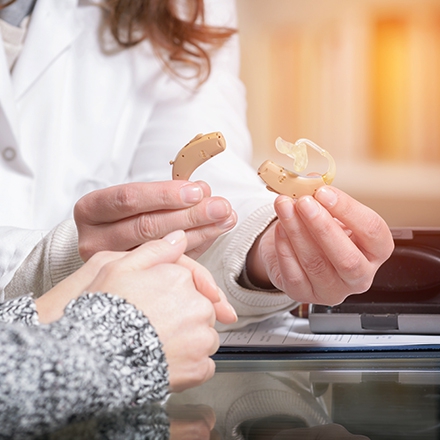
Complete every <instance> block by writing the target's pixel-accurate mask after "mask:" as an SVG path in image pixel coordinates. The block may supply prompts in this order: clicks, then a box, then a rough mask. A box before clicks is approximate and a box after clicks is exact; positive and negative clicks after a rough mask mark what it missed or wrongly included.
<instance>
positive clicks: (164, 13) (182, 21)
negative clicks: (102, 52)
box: [105, 0, 236, 83]
mask: <svg viewBox="0 0 440 440" xmlns="http://www.w3.org/2000/svg"><path fill="white" fill-rule="evenodd" d="M178 2H180V3H179V6H178ZM105 5H106V8H105V9H107V11H108V12H109V14H108V20H109V23H108V25H109V27H110V30H111V33H112V34H113V36H114V38H115V39H116V41H117V42H118V43H119V44H120V45H121V46H123V47H131V46H134V45H136V44H138V43H140V42H141V41H143V40H146V39H148V40H149V41H150V42H151V44H152V46H153V49H154V50H155V52H156V54H157V55H158V56H159V57H160V59H161V60H162V61H163V63H164V65H165V68H166V69H167V70H169V71H170V72H172V73H173V74H174V75H176V76H179V77H182V75H181V74H179V71H178V64H181V63H184V64H186V65H190V66H192V67H194V68H195V70H194V72H195V73H194V75H193V77H195V78H197V79H198V81H199V83H203V82H204V81H205V80H206V79H207V78H208V76H209V74H210V70H211V61H210V55H211V52H212V51H213V50H215V49H217V48H219V47H220V46H222V45H223V44H224V43H225V42H226V41H227V40H228V39H229V37H230V36H231V35H233V34H234V33H235V32H236V31H235V30H234V29H231V28H226V27H213V26H208V25H206V24H205V21H204V14H205V10H204V3H203V0H185V1H182V0H105ZM180 6H183V7H184V8H186V9H185V16H184V17H182V16H181V14H180V15H179V11H178V8H179V7H180Z"/></svg>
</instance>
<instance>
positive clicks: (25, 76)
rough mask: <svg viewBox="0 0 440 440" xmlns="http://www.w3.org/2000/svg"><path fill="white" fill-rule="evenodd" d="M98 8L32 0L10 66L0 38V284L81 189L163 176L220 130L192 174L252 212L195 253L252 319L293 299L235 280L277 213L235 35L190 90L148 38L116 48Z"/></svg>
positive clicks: (212, 11) (224, 4)
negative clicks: (256, 164) (216, 144)
mask: <svg viewBox="0 0 440 440" xmlns="http://www.w3.org/2000/svg"><path fill="white" fill-rule="evenodd" d="M206 3H207V17H208V21H210V22H212V23H216V24H221V25H229V26H231V25H235V21H236V16H235V2H234V0H208V1H207V2H206ZM101 19H102V10H101V9H100V8H99V7H98V6H96V5H95V4H93V2H90V1H79V2H78V0H38V1H37V4H36V6H35V9H34V11H33V14H32V17H31V21H30V25H29V30H28V34H27V36H26V40H25V45H24V49H23V52H22V53H21V55H20V57H19V59H18V61H17V63H16V65H15V67H14V70H13V73H12V75H11V74H10V72H9V69H8V66H7V62H6V57H5V53H4V50H3V49H2V48H1V47H0V179H1V180H0V224H1V226H0V234H1V240H2V245H1V249H0V277H1V284H0V288H1V289H4V288H5V286H6V285H7V284H8V283H9V282H10V281H11V279H13V276H14V273H15V272H16V270H17V268H18V267H20V266H22V267H23V261H25V258H26V256H27V255H28V254H30V253H31V251H32V249H33V248H34V247H35V246H36V245H37V244H38V243H41V240H42V238H43V237H45V236H47V234H48V231H50V230H53V228H56V227H57V225H58V224H60V223H61V222H63V221H65V220H66V219H71V218H72V208H73V206H74V204H75V202H76V201H77V200H78V199H79V198H80V197H81V196H82V195H84V194H86V193H87V192H90V191H91V190H94V189H98V188H103V187H107V186H109V185H114V184H119V183H122V182H128V181H160V180H169V179H170V177H171V167H170V165H169V161H170V160H171V159H173V158H174V157H175V155H176V152H177V151H178V150H179V148H181V147H182V146H183V145H184V144H185V143H187V142H188V141H189V140H190V139H191V138H193V137H194V135H195V134H197V133H202V132H204V133H206V132H211V131H221V132H222V133H223V134H224V136H225V138H226V142H227V149H226V151H225V152H224V153H222V154H221V155H219V156H216V158H214V159H212V160H211V161H209V162H207V163H206V164H204V165H203V167H201V168H199V169H198V170H197V171H196V173H195V174H194V175H193V179H194V180H196V179H203V180H206V181H207V182H208V183H209V185H210V186H211V187H212V189H213V193H214V194H217V195H222V196H224V197H226V198H228V199H229V200H230V201H231V202H232V204H233V206H234V208H235V209H236V210H237V211H238V214H239V219H240V222H241V223H243V222H244V221H245V220H246V219H247V218H248V217H249V215H251V214H252V213H253V212H254V211H256V210H259V211H257V213H256V214H255V213H254V214H253V216H251V218H250V220H248V221H247V223H246V224H245V225H244V228H243V227H241V232H240V227H238V228H237V230H236V231H235V232H233V233H230V234H227V236H226V237H223V238H222V239H220V240H218V243H216V245H215V246H214V247H213V248H212V249H211V251H210V252H208V253H206V255H204V256H203V257H202V258H201V261H202V263H204V264H206V265H207V266H208V267H209V268H210V269H211V270H212V271H213V273H214V275H215V276H216V278H217V281H218V282H219V283H220V285H221V286H222V287H223V288H224V290H225V291H226V292H227V293H228V294H229V295H230V297H231V295H232V298H231V301H232V303H233V304H234V305H235V306H236V307H237V310H238V311H239V313H240V314H244V315H248V317H249V319H250V320H253V319H260V318H261V317H262V316H263V315H265V314H267V313H273V312H275V311H276V310H278V309H285V308H289V307H291V304H292V302H291V301H290V300H288V299H287V298H286V297H285V295H282V294H273V293H263V292H251V291H249V290H247V289H243V288H241V287H240V286H238V284H236V278H237V273H239V272H240V271H241V268H242V267H243V263H244V258H245V255H246V252H247V250H248V249H249V247H250V246H251V245H252V242H253V240H254V239H255V237H256V236H257V235H258V234H259V233H260V232H261V231H262V230H263V229H264V227H265V226H266V225H267V224H268V222H270V221H271V220H272V218H273V216H274V213H273V208H272V206H271V204H272V201H273V196H272V195H271V194H270V193H269V192H268V191H266V190H265V188H264V185H263V184H262V183H261V182H260V180H259V178H258V177H257V175H256V172H255V170H253V169H252V168H251V167H250V166H249V165H248V162H249V159H250V156H251V142H250V136H249V133H248V131H247V128H246V116H245V113H246V108H245V91H244V88H243V86H242V84H241V82H240V81H239V78H238V72H239V54H238V41H237V38H233V39H232V40H231V41H230V42H229V43H228V44H227V45H226V46H225V47H224V48H223V49H222V50H221V51H219V52H218V54H217V55H216V57H215V59H214V60H213V70H212V75H211V77H210V79H209V80H208V82H207V83H206V84H204V86H203V87H202V88H201V89H200V90H198V91H196V92H195V91H194V88H193V87H192V84H191V82H187V83H184V84H182V81H180V82H179V81H176V79H175V78H172V77H170V75H168V74H166V73H164V71H163V69H162V66H161V64H160V62H159V61H158V60H157V58H156V57H155V56H154V54H153V52H152V49H151V47H150V45H149V44H148V43H144V44H141V45H138V46H136V47H135V48H131V49H128V50H119V49H118V48H117V47H116V46H115V45H114V43H113V42H112V39H111V37H110V36H109V35H108V34H107V33H102V32H101V27H100V25H101ZM98 36H100V38H98ZM267 204H269V205H267ZM265 205H267V206H266V207H264V208H263V206H265ZM71 223H72V224H71V226H70V227H72V228H74V225H73V222H71ZM220 252H221V253H222V255H224V257H223V258H219V255H220ZM228 264H229V265H231V264H232V265H233V268H231V266H230V267H229V268H227V266H228ZM257 298H259V299H257ZM246 322H247V321H246ZM243 323H244V322H243Z"/></svg>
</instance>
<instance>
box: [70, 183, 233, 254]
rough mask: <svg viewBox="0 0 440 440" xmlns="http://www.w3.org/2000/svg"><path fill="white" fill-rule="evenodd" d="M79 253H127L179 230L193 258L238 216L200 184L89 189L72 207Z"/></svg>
mask: <svg viewBox="0 0 440 440" xmlns="http://www.w3.org/2000/svg"><path fill="white" fill-rule="evenodd" d="M74 218H75V222H76V226H77V229H78V250H79V254H80V256H81V258H82V259H83V260H84V261H87V260H88V259H89V258H90V257H91V256H92V255H94V254H95V253H96V252H99V251H104V250H110V251H126V250H130V249H133V248H135V247H137V246H139V245H141V244H143V243H145V242H147V241H150V240H155V239H158V238H162V237H164V236H165V235H166V234H168V233H169V232H172V231H175V230H177V229H182V230H184V231H186V232H187V237H188V249H187V250H186V253H187V255H189V256H191V257H192V258H194V259H197V257H199V256H200V255H201V254H202V253H203V252H205V251H206V250H207V249H208V248H209V246H211V244H212V243H213V242H214V241H215V239H216V238H217V237H219V236H220V235H221V234H223V233H225V232H227V231H229V230H230V229H232V228H233V227H234V226H235V224H236V222H237V215H236V213H235V212H234V211H233V209H232V208H231V205H230V204H229V202H228V201H227V200H226V199H224V198H222V197H211V189H210V188H209V186H208V185H207V184H206V183H204V182H195V183H192V182H188V181H183V180H176V181H166V182H150V183H127V184H123V185H117V186H113V187H109V188H105V189H102V190H97V191H93V192H91V193H89V194H87V195H85V196H84V197H82V198H81V199H80V200H79V201H78V202H77V203H76V205H75V208H74Z"/></svg>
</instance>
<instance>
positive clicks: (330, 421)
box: [167, 361, 440, 440]
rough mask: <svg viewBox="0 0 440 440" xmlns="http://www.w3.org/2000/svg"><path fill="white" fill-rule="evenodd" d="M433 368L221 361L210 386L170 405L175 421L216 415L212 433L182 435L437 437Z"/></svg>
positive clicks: (439, 408)
mask: <svg viewBox="0 0 440 440" xmlns="http://www.w3.org/2000/svg"><path fill="white" fill-rule="evenodd" d="M435 364H436V361H432V364H431V365H430V366H429V367H427V368H426V365H425V366H423V367H420V365H417V362H414V363H413V364H399V363H398V362H397V363H396V362H393V363H392V364H387V363H386V362H382V363H381V362H374V363H362V362H358V363H357V364H353V363H350V362H344V361H338V362H334V361H328V362H326V361H319V362H312V363H310V362H309V363H307V362H303V363H299V364H298V363H297V362H287V363H280V362H272V363H271V362H260V363H259V362H253V363H246V362H245V363H240V362H230V363H228V362H227V361H226V362H223V361H222V362H218V371H217V373H216V375H215V376H214V378H213V379H212V380H211V381H209V382H208V383H206V384H204V385H203V386H201V387H198V388H195V389H193V390H188V391H186V392H184V393H182V394H176V395H172V396H171V397H170V399H169V400H168V402H167V408H169V409H170V411H171V420H172V412H173V411H175V410H176V408H180V410H182V408H185V410H186V412H187V415H189V414H191V413H193V414H197V413H198V412H199V411H200V409H201V408H203V411H205V412H206V411H207V409H208V408H210V409H211V410H212V414H215V424H213V429H212V430H211V432H210V434H209V435H208V434H207V433H206V430H205V433H204V434H203V435H198V436H194V437H181V438H195V439H196V438H197V439H199V438H200V439H202V438H203V439H211V440H212V439H222V440H223V439H224V440H229V439H243V440H246V439H252V440H263V439H264V440H266V439H267V440H269V439H270V440H287V439H289V440H290V439H291V440H297V439H301V440H303V439H305V440H312V439H313V440H318V439H319V440H330V439H331V440H334V439H338V440H339V439H341V440H365V439H370V440H397V439H402V440H409V439H411V440H413V439H414V440H428V439H429V440H434V439H435V440H438V439H439V438H440V369H439V366H438V365H435ZM190 419H191V417H188V418H187V422H188V421H189V420H190ZM194 419H196V420H197V417H195V416H194ZM198 420H200V417H199V418H198ZM205 427H206V425H205ZM172 438H174V437H172ZM175 438H176V439H177V438H179V437H175Z"/></svg>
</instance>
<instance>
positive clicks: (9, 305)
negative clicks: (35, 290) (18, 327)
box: [0, 295, 39, 326]
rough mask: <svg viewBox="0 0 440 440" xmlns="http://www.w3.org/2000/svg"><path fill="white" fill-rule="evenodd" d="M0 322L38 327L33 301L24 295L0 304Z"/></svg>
mask: <svg viewBox="0 0 440 440" xmlns="http://www.w3.org/2000/svg"><path fill="white" fill-rule="evenodd" d="M0 322H4V323H13V322H18V323H22V324H24V325H27V326H35V325H39V320H38V313H37V307H36V306H35V301H34V300H33V299H32V297H31V296H30V295H25V296H21V297H19V298H15V299H13V300H11V301H6V302H4V303H2V304H0Z"/></svg>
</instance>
